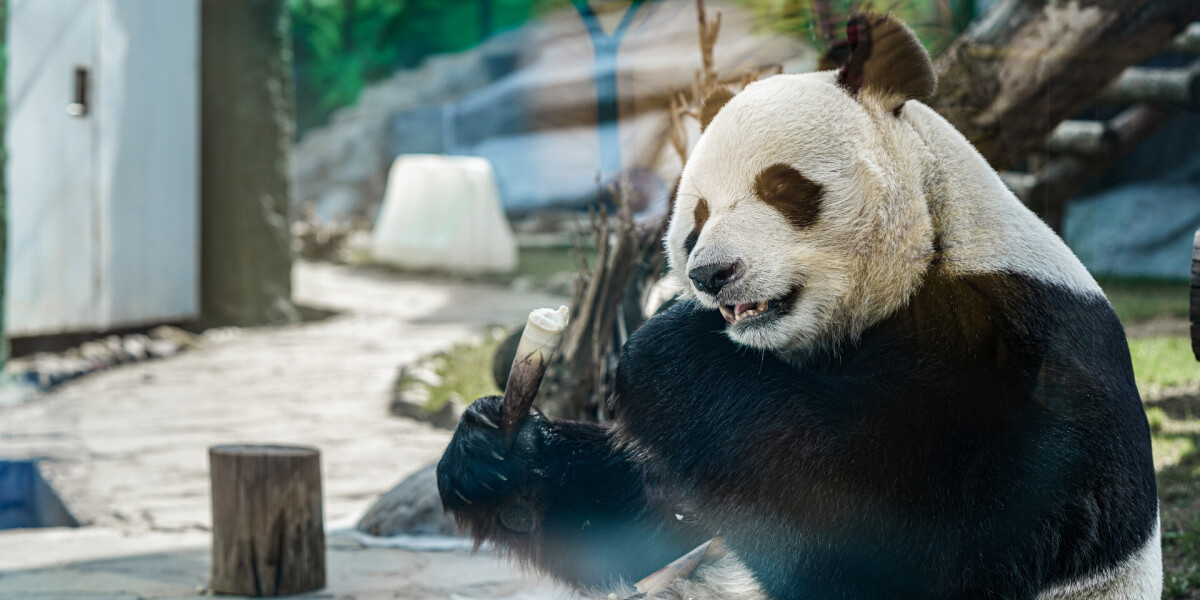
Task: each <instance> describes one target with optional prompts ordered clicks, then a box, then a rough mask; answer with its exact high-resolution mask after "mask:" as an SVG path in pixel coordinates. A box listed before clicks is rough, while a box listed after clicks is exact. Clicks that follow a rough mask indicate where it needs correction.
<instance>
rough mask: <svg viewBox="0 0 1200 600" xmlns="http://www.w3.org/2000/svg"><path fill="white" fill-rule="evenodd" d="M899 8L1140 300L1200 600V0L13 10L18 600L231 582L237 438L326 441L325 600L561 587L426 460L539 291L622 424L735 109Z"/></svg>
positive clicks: (6, 360)
mask: <svg viewBox="0 0 1200 600" xmlns="http://www.w3.org/2000/svg"><path fill="white" fill-rule="evenodd" d="M1084 4H1086V6H1085V5H1084ZM862 9H873V10H880V11H892V12H894V13H895V14H897V15H898V16H900V17H901V18H903V19H904V20H905V21H906V22H908V23H909V24H910V25H911V26H912V27H913V28H914V30H915V31H916V32H917V33H918V35H919V37H920V38H921V40H922V42H923V43H924V44H925V45H926V47H927V48H928V50H929V51H930V53H931V54H932V55H933V56H934V58H935V63H936V69H937V71H938V75H939V90H938V95H937V97H936V98H935V100H934V101H933V102H932V103H931V106H933V107H934V108H935V109H936V110H938V111H939V112H940V113H941V114H942V115H943V116H945V117H946V118H947V119H948V120H950V121H951V122H952V123H953V124H954V125H955V126H956V127H958V128H959V129H960V130H961V131H962V132H963V133H964V135H966V136H967V137H968V139H970V140H971V141H972V142H973V143H975V144H976V146H977V147H978V148H979V149H980V151H981V152H982V153H983V154H984V156H985V157H986V158H987V159H988V160H989V161H990V162H991V163H992V165H993V166H995V167H996V168H997V170H998V171H1000V172H1001V175H1002V177H1003V179H1004V181H1005V182H1006V184H1008V185H1009V186H1010V188H1011V189H1012V190H1013V191H1014V192H1015V193H1016V194H1017V195H1018V197H1020V198H1021V200H1022V201H1024V202H1025V203H1026V204H1027V205H1028V206H1030V208H1031V209H1033V210H1034V211H1036V212H1037V213H1038V214H1039V216H1041V217H1042V218H1043V219H1044V220H1045V221H1046V222H1047V223H1048V224H1049V225H1050V226H1051V227H1053V228H1054V229H1055V230H1056V231H1058V232H1059V233H1060V235H1062V236H1063V237H1064V239H1065V240H1066V241H1067V243H1068V244H1069V245H1070V246H1071V248H1072V249H1073V250H1074V251H1075V252H1076V254H1078V255H1079V257H1080V258H1081V259H1082V260H1083V262H1084V264H1085V265H1086V266H1087V267H1088V269H1089V270H1091V272H1092V273H1093V275H1095V276H1096V277H1097V279H1098V280H1099V281H1100V283H1101V285H1102V287H1104V289H1105V291H1106V292H1107V293H1108V295H1109V298H1110V300H1111V301H1112V303H1113V305H1114V307H1115V308H1116V310H1117V313H1118V315H1119V316H1120V318H1121V319H1122V321H1123V323H1124V324H1125V327H1126V331H1127V334H1128V336H1129V346H1130V351H1131V354H1132V356H1133V360H1134V367H1135V371H1136V375H1137V380H1138V385H1139V388H1140V389H1141V391H1142V394H1143V399H1144V401H1145V404H1146V410H1147V415H1148V416H1149V419H1150V422H1151V426H1152V429H1153V432H1154V445H1155V446H1154V450H1155V461H1156V467H1157V468H1158V469H1159V477H1160V492H1161V497H1162V503H1163V504H1162V510H1163V540H1164V558H1165V560H1166V578H1167V580H1166V591H1165V593H1164V597H1165V598H1200V454H1197V445H1198V444H1200V363H1197V354H1195V352H1196V348H1198V347H1200V346H1198V344H1200V342H1198V340H1200V333H1198V331H1197V329H1196V328H1195V327H1194V326H1190V325H1189V277H1191V278H1192V284H1191V285H1192V286H1193V288H1192V291H1191V294H1193V296H1192V300H1191V303H1192V308H1193V310H1196V309H1197V308H1200V291H1198V290H1200V267H1197V266H1196V264H1197V263H1196V262H1195V261H1196V260H1197V259H1195V258H1193V251H1194V247H1195V246H1194V236H1195V234H1196V233H1197V230H1198V229H1200V143H1198V140H1200V3H1196V2H1195V1H1194V0H1093V1H1091V2H1088V3H1079V2H1074V1H1072V2H1050V1H1046V0H897V1H895V2H875V1H873V0H867V1H863V2H860V1H850V0H708V1H707V2H697V1H696V0H634V1H629V0H593V1H591V2H587V1H585V0H570V1H569V0H0V32H3V40H2V41H3V46H2V48H3V54H2V61H0V65H2V67H3V70H4V71H3V72H4V76H3V77H0V81H2V82H3V89H2V94H0V98H2V101H3V107H4V110H3V111H0V118H2V119H3V120H2V121H0V127H2V129H3V136H2V139H3V141H4V144H3V153H4V154H3V156H4V169H3V178H2V180H0V207H2V208H3V210H0V232H2V233H3V240H4V243H3V244H0V252H2V254H3V261H2V262H0V270H2V272H3V278H2V279H0V281H2V284H0V298H2V302H0V322H2V323H3V331H4V340H3V344H0V364H3V365H4V375H3V380H2V382H0V599H6V598H14V599H15V598H33V597H43V596H38V595H37V594H50V595H49V596H45V597H55V598H66V597H81V598H82V597H102V598H114V599H115V598H127V597H133V596H137V597H155V598H157V597H192V596H196V595H198V594H204V593H206V591H207V587H206V586H207V585H208V583H207V582H208V569H209V560H210V558H209V554H208V553H209V546H208V540H209V537H210V535H211V527H212V523H211V516H210V509H211V508H212V505H211V504H210V497H209V473H208V465H207V463H206V456H207V455H206V449H207V448H208V447H209V446H210V445H213V444H220V443H237V442H255V443H261V442H282V443H292V444H304V445H308V446H314V447H316V448H318V449H320V450H321V452H322V461H323V463H322V464H323V473H324V479H325V482H324V483H325V505H324V507H325V508H324V513H325V520H326V528H327V530H328V532H329V564H330V573H331V575H330V582H329V588H328V589H327V590H326V592H324V593H325V594H329V595H326V596H321V597H338V598H342V597H345V598H350V597H354V598H376V597H378V598H385V597H386V598H391V597H405V598H450V597H454V598H499V597H514V598H515V597H525V598H534V597H562V596H563V593H562V592H561V591H554V590H553V588H552V587H551V586H550V585H549V584H547V583H546V582H544V581H540V580H537V579H535V578H532V579H531V578H526V579H522V578H521V577H520V576H519V573H517V572H516V571H513V570H512V569H510V568H509V567H508V566H506V565H505V564H504V563H501V562H499V561H497V560H495V558H494V557H492V556H490V555H488V554H487V553H486V552H485V553H483V554H482V555H476V556H472V555H470V554H468V553H467V552H465V550H464V548H466V546H465V545H464V542H463V541H462V540H461V539H459V538H458V537H457V533H456V531H455V530H454V527H453V524H452V523H449V522H448V521H447V520H446V519H445V518H444V517H443V516H442V515H441V511H440V506H439V505H438V503H437V498H436V490H434V488H433V485H432V478H431V475H430V471H429V469H428V468H427V466H428V465H429V464H431V463H432V462H433V461H435V460H436V459H437V457H438V456H440V454H441V451H442V449H443V448H444V446H445V444H446V442H447V441H448V439H449V435H450V432H451V431H452V429H453V427H454V425H455V423H456V422H457V418H458V414H459V413H460V412H461V410H462V408H463V407H464V406H465V405H466V404H467V403H469V402H470V401H471V400H472V399H474V398H475V397H478V396H480V395H484V394H490V393H496V392H497V391H498V390H499V388H500V387H501V386H503V383H504V381H505V379H506V376H507V367H508V365H509V364H510V362H511V356H512V352H513V351H514V350H513V348H512V343H513V342H514V340H515V337H514V336H515V335H517V334H518V333H519V330H518V329H514V326H515V325H517V324H519V323H521V322H523V320H524V318H525V316H526V315H527V314H528V311H529V310H531V309H533V308H537V307H541V306H558V305H559V304H566V305H568V306H570V307H571V310H572V315H573V316H572V324H571V329H570V330H569V331H568V335H567V338H566V341H565V345H564V348H563V351H562V353H561V354H560V356H558V357H557V358H556V359H555V361H554V363H553V365H552V367H551V370H550V373H549V374H548V376H547V382H546V385H545V386H544V388H543V390H542V392H541V395H540V396H539V400H538V402H539V406H541V407H542V408H543V409H545V410H546V411H547V412H549V413H551V414H554V415H558V416H562V417H567V418H575V419H591V420H597V419H602V418H603V412H602V410H600V406H601V404H602V401H603V398H604V397H605V395H606V393H607V390H608V386H609V385H610V384H611V377H612V373H613V371H614V369H615V366H616V359H617V354H618V353H619V350H620V347H621V344H622V343H623V342H624V340H625V339H627V338H628V336H629V334H630V333H631V332H632V331H633V330H635V329H636V327H637V326H638V325H639V324H640V323H641V322H642V321H643V320H645V319H646V318H648V317H649V316H651V315H652V314H653V313H654V311H655V310H657V308H658V307H659V306H661V305H662V304H663V302H666V301H669V299H670V298H671V296H672V295H673V293H674V291H673V290H671V289H670V288H669V286H668V285H667V284H666V283H665V282H663V281H662V280H661V279H660V277H661V275H662V273H663V269H664V260H663V257H662V251H661V244H660V242H659V240H660V238H661V235H662V232H663V228H664V227H665V224H666V218H667V216H668V210H669V206H670V200H671V197H672V192H673V189H674V187H675V185H676V180H677V178H678V175H679V173H680V170H681V168H682V165H683V164H684V162H685V161H686V159H687V156H688V153H689V151H690V148H691V147H692V146H693V145H694V144H695V142H696V140H697V138H698V136H699V127H698V124H697V119H696V117H697V115H698V111H699V106H700V102H701V101H702V100H703V98H704V97H705V96H706V95H707V93H708V92H710V91H712V90H713V89H716V88H718V87H720V86H726V87H729V88H732V89H734V90H736V89H740V88H741V87H743V86H744V85H746V84H748V83H749V82H752V81H754V80H755V79H760V78H764V77H770V76H773V75H775V74H778V73H800V72H807V71H812V70H816V69H826V68H832V67H834V66H836V65H838V64H840V61H841V60H842V59H843V58H844V57H845V55H846V52H847V50H848V46H847V43H846V41H845V34H844V25H845V22H846V20H847V18H848V16H849V15H850V14H852V13H853V12H854V11H856V10H862ZM397 482H400V483H399V485H395V484H397ZM393 486H395V487H393ZM389 490H390V491H389ZM397 593H399V594H400V595H399V596H396V595H395V594H397Z"/></svg>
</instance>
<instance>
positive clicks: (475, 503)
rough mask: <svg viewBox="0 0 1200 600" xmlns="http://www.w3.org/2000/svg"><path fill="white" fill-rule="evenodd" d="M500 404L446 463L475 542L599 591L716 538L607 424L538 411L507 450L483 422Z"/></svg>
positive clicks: (492, 401)
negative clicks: (685, 513)
mask: <svg viewBox="0 0 1200 600" xmlns="http://www.w3.org/2000/svg"><path fill="white" fill-rule="evenodd" d="M498 400H499V399H498V398H483V399H480V400H479V401H476V402H475V403H474V404H472V405H471V407H470V408H469V409H468V411H467V413H466V414H465V415H464V418H463V420H462V422H461V423H460V425H459V428H458V430H457V431H456V432H455V438H454V440H453V441H451V444H450V447H449V448H448V449H447V451H446V454H445V456H443V458H442V461H441V462H440V463H439V465H438V485H439V490H440V492H441V494H442V499H443V503H444V504H445V505H446V507H447V508H448V509H450V510H451V511H452V512H453V513H454V515H455V517H456V519H457V521H458V522H459V524H460V526H462V527H464V529H466V530H468V531H469V532H470V533H471V534H472V536H473V537H474V538H475V539H476V540H478V541H483V540H487V541H490V542H492V543H494V544H496V545H497V546H498V547H500V548H502V549H504V550H506V551H508V552H510V553H511V554H513V555H515V556H516V557H518V558H519V559H521V560H523V561H525V562H527V563H529V564H532V565H534V566H536V567H538V568H540V569H542V570H544V571H546V572H548V573H550V574H551V575H554V576H555V577H557V578H559V579H561V580H563V581H566V582H568V583H571V584H573V585H575V586H578V587H581V588H596V587H603V586H607V585H611V584H614V583H616V582H617V581H618V580H624V581H627V582H628V581H636V580H638V579H641V578H642V577H644V576H646V575H648V574H650V573H652V572H654V571H655V570H657V569H659V568H661V567H662V566H664V565H666V564H667V563H669V562H670V561H672V560H674V559H676V558H678V557H679V556H681V555H683V554H684V553H686V552H687V551H688V550H691V549H692V548H693V547H695V546H696V545H698V544H700V543H702V542H703V541H704V540H706V539H708V538H709V537H711V535H709V534H707V533H706V532H704V531H701V530H699V529H697V528H695V527H694V526H693V525H690V524H688V523H684V522H682V521H680V520H678V519H676V517H675V515H674V511H673V510H672V508H671V506H670V502H669V501H666V500H663V499H661V498H660V497H659V494H658V493H657V491H656V488H655V486H654V485H653V484H652V483H649V484H648V482H647V477H646V475H645V472H644V470H643V468H642V466H641V465H640V464H639V463H638V462H636V461H635V460H633V459H631V458H630V457H629V456H628V454H627V453H625V452H623V451H622V450H621V449H619V448H616V447H615V446H614V444H613V440H612V436H611V432H610V431H609V428H608V427H606V426H603V425H598V424H592V423H579V422H572V421H560V420H552V419H545V418H543V417H540V416H535V418H533V419H531V420H530V422H529V423H527V425H526V426H525V428H524V429H523V430H522V432H521V435H520V436H519V438H518V443H517V447H516V448H514V449H513V450H512V451H506V450H505V449H504V447H503V445H502V444H501V443H499V437H498V436H497V435H496V433H495V432H496V431H497V430H495V429H493V428H490V427H488V426H486V425H484V426H479V423H482V422H488V421H491V422H495V421H496V419H494V418H492V416H489V415H490V413H491V412H493V411H494V412H496V413H497V415H498V407H499V402H498ZM481 414H482V415H483V416H484V417H485V418H484V419H482V420H481V419H479V416H480V415H481ZM489 436H490V437H489ZM493 451H495V452H494V453H493ZM497 457H499V458H497Z"/></svg>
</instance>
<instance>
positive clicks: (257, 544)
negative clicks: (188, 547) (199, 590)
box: [208, 445, 325, 596]
mask: <svg viewBox="0 0 1200 600" xmlns="http://www.w3.org/2000/svg"><path fill="white" fill-rule="evenodd" d="M208 460H209V468H210V470H211V476H212V513H213V546H212V582H211V587H212V589H213V591H214V592H217V593H219V594H235V595H242V596H282V595H285V594H298V593H301V592H308V591H312V590H317V589H320V588H323V587H325V529H324V524H323V522H322V513H321V511H322V505H321V455H320V452H319V451H317V450H316V449H315V448H305V447H296V446H258V445H235V446H213V447H212V448H209V451H208Z"/></svg>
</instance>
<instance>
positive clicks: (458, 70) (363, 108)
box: [292, 32, 525, 220]
mask: <svg viewBox="0 0 1200 600" xmlns="http://www.w3.org/2000/svg"><path fill="white" fill-rule="evenodd" d="M524 47H525V42H524V39H523V38H522V37H521V35H520V34H519V33H516V32H514V33H509V34H503V35H499V36H496V37H493V38H492V39H490V40H488V41H487V42H486V43H484V44H482V45H480V46H479V47H477V48H474V49H472V50H467V51H465V52H459V53H456V54H443V55H438V56H432V57H430V58H429V59H427V60H426V61H425V62H424V63H422V65H421V66H420V67H419V68H416V69H411V70H406V71H399V72H397V73H395V74H394V75H392V76H391V77H389V78H387V79H385V80H383V81H379V82H376V83H374V84H372V85H370V86H368V87H367V88H366V89H364V90H363V92H362V93H361V94H359V97H358V100H357V101H356V102H355V103H354V104H353V105H352V106H347V107H345V108H342V109H339V110H337V111H335V112H334V113H333V116H332V118H331V119H330V122H329V124H328V125H325V126H323V127H317V128H314V129H312V130H311V131H309V132H308V133H307V134H305V136H304V138H303V139H301V140H300V143H299V144H298V145H297V147H296V152H295V154H294V156H293V162H292V176H293V179H294V184H295V200H296V202H297V203H298V204H299V203H305V202H312V203H313V204H314V205H315V206H316V209H317V212H318V214H319V216H320V217H321V218H322V219H324V220H331V219H335V218H350V217H355V216H365V217H368V218H373V217H374V216H375V208H376V207H378V205H379V203H380V201H381V200H382V199H383V189H384V185H385V182H386V179H387V171H388V168H389V167H390V166H391V164H392V159H393V158H395V157H396V154H397V153H395V152H393V151H392V150H391V149H389V147H388V143H387V138H388V135H389V134H388V126H389V123H390V122H391V120H392V117H394V116H395V115H397V114H400V113H405V112H408V111H412V110H414V109H419V108H421V107H430V106H439V105H441V104H443V103H446V102H450V101H453V100H455V99H457V98H459V97H461V96H462V95H463V94H465V93H467V92H469V91H471V90H475V89H478V88H480V87H482V86H484V85H486V84H487V83H489V82H491V81H493V80H495V79H496V78H497V77H499V76H501V75H503V74H504V73H506V72H508V70H509V69H511V68H512V66H513V65H514V64H515V63H516V60H517V59H516V58H515V56H516V55H517V54H519V53H520V52H522V49H523V48H524ZM418 145H419V144H418ZM430 151H439V152H440V151H441V149H440V148H431V149H430Z"/></svg>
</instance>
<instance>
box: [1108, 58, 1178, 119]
mask: <svg viewBox="0 0 1200 600" xmlns="http://www.w3.org/2000/svg"><path fill="white" fill-rule="evenodd" d="M1096 100H1097V102H1100V103H1103V104H1133V103H1135V102H1155V103H1157V104H1162V105H1166V106H1171V107H1175V108H1180V109H1184V110H1194V109H1195V108H1197V107H1200V62H1197V63H1193V64H1192V66H1191V67H1185V68H1174V69H1161V68H1150V67H1132V68H1129V69H1125V71H1124V72H1122V73H1121V76H1120V77H1118V78H1117V80H1116V81H1114V82H1113V84H1112V85H1111V86H1109V87H1108V89H1106V90H1104V92H1103V93H1102V94H1100V96H1099V97H1098V98H1096Z"/></svg>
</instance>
